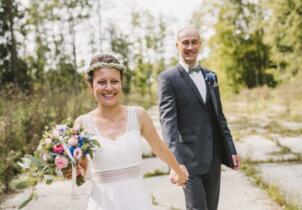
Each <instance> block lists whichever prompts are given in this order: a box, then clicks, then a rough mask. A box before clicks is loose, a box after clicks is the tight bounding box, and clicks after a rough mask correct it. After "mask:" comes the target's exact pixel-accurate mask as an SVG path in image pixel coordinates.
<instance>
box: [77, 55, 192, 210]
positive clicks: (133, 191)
mask: <svg viewBox="0 0 302 210" xmlns="http://www.w3.org/2000/svg"><path fill="white" fill-rule="evenodd" d="M125 70H126V68H125V67H124V66H123V65H122V64H120V63H119V61H118V60H117V59H116V58H115V57H113V56H112V55H97V56H95V57H93V58H92V60H91V63H90V67H89V70H88V72H87V75H86V76H87V81H88V83H89V86H90V88H91V91H92V93H93V95H94V97H95V100H96V101H97V103H98V106H97V108H96V109H94V110H92V111H91V112H89V113H87V114H84V115H81V116H79V117H78V118H77V119H76V121H75V125H81V126H83V127H84V128H85V129H86V130H87V132H89V133H92V134H94V135H95V137H94V138H96V139H97V140H98V141H99V142H100V143H101V148H100V149H96V150H95V151H94V154H93V158H92V159H89V165H90V166H91V167H90V169H91V176H92V181H93V187H92V191H91V194H90V197H89V201H88V207H87V210H151V209H152V203H151V198H150V195H149V194H148V193H147V191H146V189H145V188H144V185H143V177H142V172H141V164H142V148H141V142H140V141H141V136H143V137H144V138H145V139H146V140H147V142H148V143H149V145H150V147H151V149H152V151H153V153H154V154H155V155H156V156H157V157H159V158H160V159H161V160H162V161H164V162H165V163H166V164H167V165H168V166H169V167H170V168H171V169H172V170H173V171H174V172H175V173H174V174H175V175H174V177H173V178H172V180H171V181H172V182H173V183H175V184H177V185H179V186H184V184H185V182H186V181H187V179H188V173H187V170H186V169H185V167H184V166H183V165H179V164H178V163H177V161H176V159H175V157H174V156H173V154H172V153H171V152H170V151H169V149H168V147H167V146H166V145H165V143H163V141H162V140H161V139H160V137H159V135H158V133H157V132H156V130H155V127H154V125H153V122H152V120H151V118H150V116H149V114H148V113H147V112H146V111H145V110H144V108H142V107H138V106H124V105H122V104H120V97H121V94H122V83H123V82H122V80H123V74H124V72H125ZM84 165H85V164H84ZM80 171H82V173H86V167H81V170H80Z"/></svg>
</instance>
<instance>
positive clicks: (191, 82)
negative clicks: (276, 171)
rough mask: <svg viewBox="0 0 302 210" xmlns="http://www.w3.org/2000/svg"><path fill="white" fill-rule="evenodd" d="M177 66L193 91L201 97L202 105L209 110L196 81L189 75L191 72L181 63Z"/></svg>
mask: <svg viewBox="0 0 302 210" xmlns="http://www.w3.org/2000/svg"><path fill="white" fill-rule="evenodd" d="M177 68H178V71H179V73H180V75H181V77H182V78H183V79H184V80H185V82H186V83H187V84H188V85H189V86H190V87H191V88H192V90H193V92H194V93H195V95H196V96H197V97H198V99H199V101H200V103H201V105H202V107H203V108H204V109H206V110H207V108H206V106H205V102H204V101H203V99H202V97H201V95H200V93H199V91H198V89H197V87H196V85H195V84H194V82H193V80H192V79H191V77H190V76H189V74H188V73H187V72H186V71H185V70H184V69H183V67H182V66H181V65H180V64H178V65H177Z"/></svg>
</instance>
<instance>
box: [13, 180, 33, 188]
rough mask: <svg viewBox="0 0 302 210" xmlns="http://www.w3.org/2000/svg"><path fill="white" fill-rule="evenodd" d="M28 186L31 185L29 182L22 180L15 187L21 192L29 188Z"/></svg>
mask: <svg viewBox="0 0 302 210" xmlns="http://www.w3.org/2000/svg"><path fill="white" fill-rule="evenodd" d="M30 185H31V181H30V180H28V179H27V180H22V181H20V182H18V183H17V184H16V186H15V187H16V188H17V189H19V190H22V189H25V188H27V187H29V186H30Z"/></svg>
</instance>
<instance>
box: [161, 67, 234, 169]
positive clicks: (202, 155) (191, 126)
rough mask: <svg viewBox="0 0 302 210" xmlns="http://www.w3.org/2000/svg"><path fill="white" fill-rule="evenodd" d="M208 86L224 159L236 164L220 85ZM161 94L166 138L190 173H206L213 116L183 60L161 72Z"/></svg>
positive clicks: (223, 160)
mask: <svg viewBox="0 0 302 210" xmlns="http://www.w3.org/2000/svg"><path fill="white" fill-rule="evenodd" d="M202 72H203V73H204V75H205V74H207V73H209V72H211V71H209V70H206V69H204V68H202ZM216 78H217V77H216ZM208 87H209V88H208V91H209V96H210V97H211V99H212V102H213V106H214V110H215V117H216V118H217V122H218V125H219V126H218V127H219V132H220V136H221V139H220V141H219V143H220V144H221V145H220V146H221V148H222V149H223V152H222V153H223V154H222V163H223V164H225V165H227V166H228V167H234V166H233V162H232V157H231V155H232V154H236V150H235V146H234V143H233V139H232V136H231V133H230V130H229V128H228V125H227V121H226V119H225V116H224V114H223V111H222V106H221V101H220V93H219V89H218V86H217V87H213V86H208ZM158 95H159V109H160V122H161V128H162V133H163V137H164V140H165V142H166V143H167V145H168V146H169V148H170V149H171V151H172V152H173V153H174V155H175V157H176V159H177V161H178V162H179V163H181V164H184V165H185V166H186V167H187V169H188V171H189V172H190V173H192V174H204V173H206V172H207V171H208V170H209V168H210V166H211V163H212V158H213V157H212V156H213V152H212V151H213V150H212V149H213V140H212V136H211V135H212V130H211V121H210V116H209V113H208V110H207V109H206V107H205V104H204V102H203V100H202V97H201V95H200V93H199V91H198V89H197V87H196V85H195V84H194V82H193V81H192V79H191V78H190V76H189V75H188V73H187V72H186V71H185V70H184V69H183V67H182V66H181V65H180V64H178V65H177V66H175V67H172V68H170V69H167V70H165V71H163V72H162V73H161V74H160V75H159V77H158Z"/></svg>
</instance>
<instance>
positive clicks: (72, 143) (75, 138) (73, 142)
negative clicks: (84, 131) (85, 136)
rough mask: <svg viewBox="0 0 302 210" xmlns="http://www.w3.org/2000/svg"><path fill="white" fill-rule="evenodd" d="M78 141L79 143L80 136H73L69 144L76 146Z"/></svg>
mask: <svg viewBox="0 0 302 210" xmlns="http://www.w3.org/2000/svg"><path fill="white" fill-rule="evenodd" d="M78 143H79V141H78V136H71V137H70V139H68V144H69V145H70V146H74V147H75V146H77V145H78Z"/></svg>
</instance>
